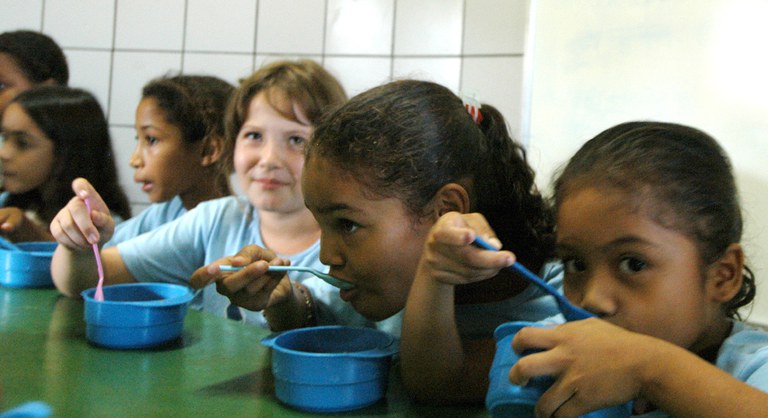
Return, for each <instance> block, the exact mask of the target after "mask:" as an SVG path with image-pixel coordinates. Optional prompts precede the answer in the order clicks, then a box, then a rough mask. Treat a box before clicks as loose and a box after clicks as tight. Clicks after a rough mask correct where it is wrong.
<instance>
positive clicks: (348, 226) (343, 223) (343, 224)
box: [336, 219, 360, 234]
mask: <svg viewBox="0 0 768 418" xmlns="http://www.w3.org/2000/svg"><path fill="white" fill-rule="evenodd" d="M336 223H337V226H338V229H339V230H340V231H342V232H344V233H345V234H352V233H354V232H355V231H357V229H358V228H359V227H360V225H359V224H357V223H355V222H352V221H350V220H349V219H339V220H338V221H336Z"/></svg>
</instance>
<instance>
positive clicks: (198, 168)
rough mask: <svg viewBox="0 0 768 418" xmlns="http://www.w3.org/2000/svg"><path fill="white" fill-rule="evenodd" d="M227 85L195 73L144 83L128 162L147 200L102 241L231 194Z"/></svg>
mask: <svg viewBox="0 0 768 418" xmlns="http://www.w3.org/2000/svg"><path fill="white" fill-rule="evenodd" d="M232 91H234V87H232V86H231V85H230V84H229V83H227V82H226V81H224V80H221V79H219V78H216V77H209V76H196V75H179V76H175V77H167V78H160V79H156V80H152V81H151V82H149V83H148V84H147V85H146V86H144V89H143V91H142V98H141V101H140V102H139V105H138V107H137V108H136V149H135V150H134V152H133V154H132V155H131V159H130V164H131V166H132V167H133V168H134V169H135V170H136V173H135V174H134V181H136V182H137V183H141V184H142V188H141V190H142V191H143V192H145V193H147V196H148V197H149V201H150V202H152V203H153V205H151V206H150V207H149V208H147V209H146V210H144V211H143V212H142V213H141V214H139V215H138V216H136V217H134V218H131V219H130V220H128V221H126V222H123V223H121V224H120V225H118V226H117V227H116V228H115V233H114V235H112V238H111V239H110V241H109V242H108V243H107V244H105V247H110V246H113V245H117V244H119V243H120V242H123V241H125V240H127V239H130V238H133V237H135V236H137V235H140V234H142V233H144V232H147V231H150V230H152V229H155V228H157V227H158V226H160V225H162V224H164V223H167V222H170V221H172V220H174V219H176V218H178V217H179V216H181V215H183V214H184V213H186V211H187V210H189V209H192V208H194V207H195V206H197V204H198V203H200V202H202V201H204V200H210V199H215V198H219V197H224V196H228V195H230V194H231V189H230V187H229V175H230V173H231V169H230V166H231V157H229V156H230V155H231V152H232V141H229V140H227V137H226V135H225V133H224V109H225V108H226V106H227V101H228V100H229V97H230V95H231V94H232Z"/></svg>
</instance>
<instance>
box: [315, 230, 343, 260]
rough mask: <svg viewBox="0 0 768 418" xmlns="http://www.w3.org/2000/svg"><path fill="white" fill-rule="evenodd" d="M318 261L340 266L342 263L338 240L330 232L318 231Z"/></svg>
mask: <svg viewBox="0 0 768 418" xmlns="http://www.w3.org/2000/svg"><path fill="white" fill-rule="evenodd" d="M320 262H321V263H323V264H325V265H326V266H341V265H343V264H344V257H343V255H342V252H341V250H340V247H339V244H338V241H337V239H336V238H333V237H332V236H331V235H330V234H324V233H322V232H321V233H320Z"/></svg>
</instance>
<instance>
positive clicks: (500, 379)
mask: <svg viewBox="0 0 768 418" xmlns="http://www.w3.org/2000/svg"><path fill="white" fill-rule="evenodd" d="M543 326H545V325H544V324H542V323H539V322H526V321H517V322H507V323H505V324H501V325H499V327H498V328H496V331H495V332H494V334H493V335H494V337H495V338H496V355H495V356H494V358H493V363H492V364H491V370H490V372H489V374H488V378H489V380H490V385H489V386H488V393H487V394H486V397H485V405H486V407H487V408H488V410H489V411H490V412H491V415H492V416H493V417H494V418H502V417H510V418H511V417H514V418H528V417H530V418H533V417H535V416H536V415H535V414H534V412H533V411H534V407H535V406H536V403H537V402H538V401H539V397H540V396H541V395H542V394H543V393H544V392H545V391H546V390H547V389H548V388H549V387H550V386H551V385H552V383H554V379H553V378H551V377H537V378H533V379H531V380H530V381H529V382H528V384H527V385H525V386H518V385H513V384H512V383H510V382H509V369H511V368H512V366H514V365H515V363H517V361H518V360H520V355H519V354H517V353H516V352H515V350H513V349H512V339H513V338H514V337H515V334H517V332H518V331H519V330H520V329H521V328H524V327H543ZM532 352H533V351H532ZM526 354H530V353H528V352H525V353H523V355H526ZM630 415H632V403H631V402H630V403H627V404H624V405H618V406H615V407H611V408H606V409H601V410H598V411H594V412H590V413H588V414H586V415H582V418H628V417H629V416H630Z"/></svg>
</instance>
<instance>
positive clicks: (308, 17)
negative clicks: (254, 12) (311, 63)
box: [256, 0, 325, 55]
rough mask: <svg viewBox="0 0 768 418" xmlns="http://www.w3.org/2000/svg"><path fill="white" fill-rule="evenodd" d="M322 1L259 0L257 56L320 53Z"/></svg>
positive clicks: (322, 33) (323, 33)
mask: <svg viewBox="0 0 768 418" xmlns="http://www.w3.org/2000/svg"><path fill="white" fill-rule="evenodd" d="M324 35H325V2H324V1H317V0H261V1H260V2H259V24H258V26H257V28H256V51H257V52H258V53H260V54H264V53H276V54H317V55H320V54H322V53H323V39H324Z"/></svg>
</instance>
